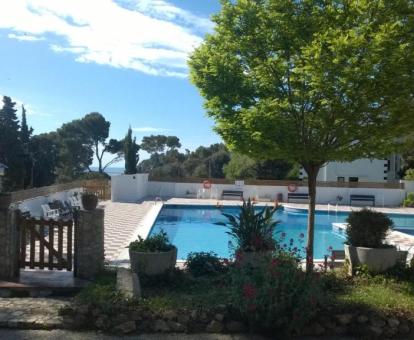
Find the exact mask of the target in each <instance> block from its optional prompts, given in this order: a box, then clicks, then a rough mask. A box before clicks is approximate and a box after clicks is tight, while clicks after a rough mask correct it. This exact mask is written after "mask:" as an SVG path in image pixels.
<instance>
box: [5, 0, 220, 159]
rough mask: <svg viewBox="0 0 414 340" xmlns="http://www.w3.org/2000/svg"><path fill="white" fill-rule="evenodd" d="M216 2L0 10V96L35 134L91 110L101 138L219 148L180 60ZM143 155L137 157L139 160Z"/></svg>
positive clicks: (30, 3) (62, 4)
mask: <svg viewBox="0 0 414 340" xmlns="http://www.w3.org/2000/svg"><path fill="white" fill-rule="evenodd" d="M219 9H220V5H219V1H218V0H208V1H207V0H196V1H194V0H88V1H84V0H61V1H56V0H10V1H1V2H0V55H1V59H0V60H1V62H0V95H8V96H11V97H12V98H13V99H14V100H15V101H17V102H18V103H19V104H22V103H23V104H25V106H26V108H27V111H28V115H29V116H28V120H29V124H31V125H32V126H33V128H34V129H35V133H41V132H47V131H51V130H55V129H56V128H58V127H59V126H61V125H62V124H63V123H65V122H67V121H70V120H72V119H76V118H79V117H82V116H83V115H85V114H86V113H89V112H92V111H98V112H100V113H102V114H103V115H104V116H105V117H106V118H107V119H108V120H109V121H111V132H110V134H111V137H113V138H120V137H122V136H124V135H125V133H126V131H127V129H128V126H129V125H131V127H132V128H133V129H134V133H135V135H136V137H137V139H138V140H140V139H141V138H142V136H144V135H150V134H159V133H161V134H170V135H176V136H178V137H179V138H180V139H181V142H182V144H183V147H184V148H189V149H194V148H195V147H197V146H199V145H209V144H211V143H215V142H219V141H220V138H219V137H218V136H217V135H216V134H215V133H214V132H213V131H212V126H213V121H212V120H211V119H209V118H207V117H206V116H205V111H204V109H203V107H202V98H201V97H200V95H199V94H198V91H197V89H196V88H195V87H194V86H193V85H192V84H191V83H190V82H189V80H188V78H187V74H188V69H187V66H186V59H187V56H188V54H189V53H191V51H192V50H193V49H194V48H195V47H196V46H198V45H199V44H200V43H201V42H202V39H203V37H204V35H205V34H206V33H208V32H210V31H212V29H213V24H212V23H211V21H210V20H209V17H210V15H211V14H213V13H216V12H217V11H219ZM143 156H144V157H145V155H143Z"/></svg>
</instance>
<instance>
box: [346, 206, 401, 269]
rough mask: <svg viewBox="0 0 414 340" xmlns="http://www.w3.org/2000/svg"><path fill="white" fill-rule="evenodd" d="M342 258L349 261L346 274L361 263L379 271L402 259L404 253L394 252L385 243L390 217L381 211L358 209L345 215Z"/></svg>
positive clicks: (392, 247) (391, 223)
mask: <svg viewBox="0 0 414 340" xmlns="http://www.w3.org/2000/svg"><path fill="white" fill-rule="evenodd" d="M347 223H348V226H347V229H346V235H347V240H346V243H345V257H346V259H347V260H348V261H349V265H350V266H349V273H350V274H351V275H352V274H353V273H354V272H355V268H356V267H358V266H361V265H365V266H366V267H367V268H368V269H369V270H370V271H373V272H378V273H379V272H383V271H385V270H387V269H388V268H391V267H393V266H395V265H396V264H397V263H398V262H399V261H406V259H407V252H404V251H398V250H397V249H396V248H395V247H394V246H391V245H389V244H385V243H384V240H385V237H386V236H387V233H388V232H389V231H390V230H392V226H393V222H392V220H391V219H390V218H389V217H388V216H386V215H385V214H383V213H381V212H376V211H372V210H369V209H362V210H360V211H353V212H352V213H350V214H349V216H348V218H347Z"/></svg>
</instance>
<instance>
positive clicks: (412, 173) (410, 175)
mask: <svg viewBox="0 0 414 340" xmlns="http://www.w3.org/2000/svg"><path fill="white" fill-rule="evenodd" d="M404 179H405V180H407V181H414V169H408V170H407V171H406V172H405V176H404Z"/></svg>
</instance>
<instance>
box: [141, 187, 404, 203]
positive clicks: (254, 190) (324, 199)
mask: <svg viewBox="0 0 414 340" xmlns="http://www.w3.org/2000/svg"><path fill="white" fill-rule="evenodd" d="M201 188H202V184H201V183H170V182H148V189H147V193H148V195H150V196H160V197H163V196H164V197H165V196H166V197H186V195H187V191H188V192H189V193H192V194H194V193H197V192H198V190H199V189H201ZM212 190H213V198H220V196H221V193H222V191H223V190H243V193H244V197H245V198H246V199H247V198H248V197H262V198H264V197H270V198H271V199H272V200H275V199H276V197H277V194H278V193H282V194H283V200H284V201H285V202H286V200H287V194H288V189H287V187H280V186H261V185H260V186H258V185H244V186H242V187H238V186H236V185H231V184H213V185H212ZM296 192H297V193H307V192H308V189H307V187H298V190H297V191H296ZM216 194H218V197H217V196H216ZM354 194H356V195H358V194H359V195H375V200H376V205H377V206H383V205H384V206H400V205H401V202H402V201H403V199H404V198H405V190H402V189H368V188H336V187H318V189H317V195H316V202H317V203H318V204H328V203H331V204H334V203H336V201H337V196H342V197H343V200H342V201H341V204H342V205H348V204H349V198H350V195H354ZM208 196H209V193H208V192H206V195H205V197H206V198H208ZM291 202H304V201H303V200H297V201H294V200H291ZM353 204H354V205H357V204H358V202H353Z"/></svg>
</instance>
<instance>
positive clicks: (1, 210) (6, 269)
mask: <svg viewBox="0 0 414 340" xmlns="http://www.w3.org/2000/svg"><path fill="white" fill-rule="evenodd" d="M0 199H1V200H0V278H3V279H11V278H14V277H17V276H18V275H19V231H18V227H17V214H18V213H17V210H16V209H15V208H13V207H10V209H9V203H10V200H11V197H10V195H7V196H6V195H2V196H0Z"/></svg>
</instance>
